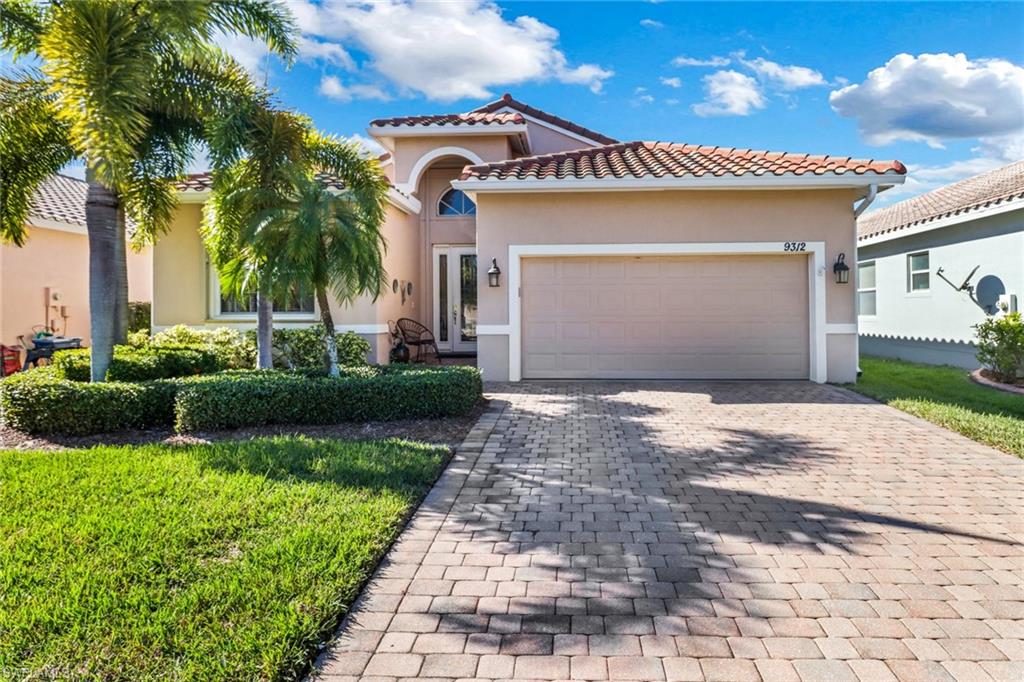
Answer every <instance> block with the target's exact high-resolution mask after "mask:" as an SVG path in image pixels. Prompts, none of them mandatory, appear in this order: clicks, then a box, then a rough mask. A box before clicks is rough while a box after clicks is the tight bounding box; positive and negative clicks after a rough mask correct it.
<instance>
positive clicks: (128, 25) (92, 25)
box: [38, 1, 157, 188]
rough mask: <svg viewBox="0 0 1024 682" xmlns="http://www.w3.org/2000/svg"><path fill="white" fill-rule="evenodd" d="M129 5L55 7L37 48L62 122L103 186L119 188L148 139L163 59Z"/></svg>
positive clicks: (93, 4)
mask: <svg viewBox="0 0 1024 682" xmlns="http://www.w3.org/2000/svg"><path fill="white" fill-rule="evenodd" d="M143 29H144V27H143V26H140V17H139V14H138V13H136V12H135V11H134V10H133V6H132V5H131V4H129V3H122V2H81V1H79V2H65V3H61V4H59V5H55V6H54V9H53V10H52V13H51V21H50V24H49V26H48V27H47V30H46V31H45V32H44V33H43V35H42V37H41V39H40V42H39V47H38V52H39V55H40V56H41V57H42V58H43V67H42V69H43V72H44V73H46V75H47V76H48V77H49V78H50V80H51V82H52V88H51V92H52V93H53V94H54V95H55V96H56V99H55V104H56V110H57V115H58V116H59V117H60V118H61V120H63V121H66V122H67V123H68V124H70V126H71V140H72V142H73V144H74V146H75V148H76V149H77V150H78V152H79V153H80V154H82V155H83V156H85V158H86V160H87V163H88V164H89V167H90V169H91V170H92V171H93V172H94V173H95V174H96V177H97V179H98V180H100V181H101V182H103V183H104V184H106V185H107V186H109V187H113V188H120V186H121V185H122V184H123V183H125V182H126V181H127V180H128V179H129V177H130V173H131V168H132V161H133V159H134V149H135V148H136V147H137V146H138V145H139V143H140V142H141V141H142V140H143V138H144V137H145V136H146V134H147V131H148V128H149V120H148V119H147V117H146V115H145V110H146V106H147V100H148V96H149V95H148V90H149V86H150V84H151V75H152V73H153V71H154V69H155V67H156V63H157V59H156V54H155V53H154V50H153V49H152V45H153V36H152V35H150V34H149V32H147V31H145V30H143Z"/></svg>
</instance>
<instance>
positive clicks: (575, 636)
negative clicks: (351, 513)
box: [318, 382, 1024, 682]
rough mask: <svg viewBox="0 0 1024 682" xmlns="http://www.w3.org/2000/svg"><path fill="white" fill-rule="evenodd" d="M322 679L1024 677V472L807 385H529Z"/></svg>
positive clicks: (380, 575)
mask: <svg viewBox="0 0 1024 682" xmlns="http://www.w3.org/2000/svg"><path fill="white" fill-rule="evenodd" d="M490 397H491V398H492V400H493V402H492V410H491V411H490V412H489V413H488V414H487V415H485V416H484V417H483V419H482V420H481V422H480V424H479V425H478V426H477V428H476V429H475V430H474V431H473V433H472V434H471V435H470V437H469V439H468V440H467V442H466V444H465V445H464V446H463V448H462V449H461V450H460V452H459V453H458V456H457V458H456V460H455V461H454V462H453V463H452V465H451V466H450V467H449V469H448V471H447V472H446V473H445V475H444V476H443V478H442V479H441V480H440V481H439V483H438V485H437V486H436V487H435V489H434V490H433V492H432V493H431V494H430V496H429V497H428V499H427V500H426V502H425V503H424V505H423V507H421V509H420V511H419V512H417V514H416V516H415V517H414V518H413V520H412V522H411V524H410V526H409V528H408V529H407V530H406V531H405V532H404V533H403V534H402V536H401V538H400V540H399V542H398V543H397V544H396V545H395V546H394V548H393V549H392V550H391V551H390V553H389V554H388V557H387V559H386V561H385V563H384V564H383V565H382V566H381V568H380V570H379V571H378V572H377V574H376V575H375V576H374V578H373V580H372V581H371V583H370V585H369V586H368V588H367V590H366V592H365V593H364V594H363V596H362V597H361V598H360V600H359V601H358V602H357V604H356V607H355V608H354V610H353V613H352V614H351V616H350V617H349V618H348V620H347V621H346V623H345V624H344V625H343V626H342V629H341V631H340V632H339V635H338V638H337V639H336V641H335V642H333V643H332V645H331V647H330V648H329V649H328V650H327V651H326V652H325V653H324V655H323V656H322V657H321V660H320V662H319V664H318V669H319V671H320V672H319V676H322V677H323V678H325V679H355V678H359V679H363V680H368V679H388V680H392V679H396V678H397V679H401V678H417V679H430V678H441V679H463V678H482V679H512V678H515V679H545V680H550V679H583V680H602V679H622V680H625V679H631V680H662V679H668V680H704V679H707V680H758V679H764V680H770V681H773V682H775V681H778V682H783V681H785V680H805V681H806V680H864V681H865V682H868V681H870V682H883V681H884V680H892V679H894V678H895V679H901V680H950V679H956V680H970V681H972V682H973V681H977V680H987V679H990V678H995V679H1003V680H1015V681H1016V682H1019V681H1020V680H1022V679H1024V664H1022V663H1021V660H1022V659H1024V644H1022V639H1024V590H1022V587H1024V585H1022V567H1024V563H1022V562H1024V559H1022V547H1021V545H1020V544H1019V542H1020V541H1021V540H1022V535H1024V533H1022V530H1024V521H1022V518H1024V517H1022V511H1024V501H1022V496H1024V495H1022V483H1024V475H1022V473H1024V472H1022V468H1024V467H1022V463H1021V461H1020V460H1018V459H1016V458H1014V457H1012V456H1010V455H1006V454H1003V453H999V452H996V451H994V450H991V449H989V448H986V447H984V446H981V445H978V444H976V443H973V442H971V441H969V440H966V439H964V438H962V437H960V436H958V435H956V434H953V433H951V432H949V431H945V430H943V429H941V428H938V427H936V426H932V425H930V424H927V423H925V422H923V421H920V420H918V419H915V418H913V417H910V416H907V415H904V414H902V413H900V412H898V411H896V410H894V409H891V408H888V407H885V406H882V405H878V404H875V403H870V402H868V401H866V400H864V399H861V398H859V397H858V396H855V395H853V394H851V393H848V392H846V391H843V390H841V389H837V388H832V387H828V386H816V385H812V384H806V383H706V384H705V383H682V382H678V383H677V382H646V383H645V382H619V383H613V382H608V383H547V384H540V383H524V384H520V385H506V386H499V387H493V388H492V390H491V392H490Z"/></svg>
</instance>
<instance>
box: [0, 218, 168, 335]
mask: <svg viewBox="0 0 1024 682" xmlns="http://www.w3.org/2000/svg"><path fill="white" fill-rule="evenodd" d="M71 227H73V226H69V230H56V229H50V228H41V227H34V226H33V227H30V228H29V238H28V241H27V242H26V243H25V245H24V246H23V247H21V248H18V247H16V246H13V245H10V244H5V245H0V343H3V344H4V345H16V344H17V343H18V336H19V335H24V336H26V337H30V336H31V335H32V333H33V331H32V328H33V327H34V326H37V325H44V324H46V323H47V321H49V323H50V325H51V327H54V326H55V327H56V329H57V333H59V334H63V335H65V336H80V337H82V340H83V342H84V343H85V344H88V343H89V338H90V337H89V239H88V237H87V236H86V234H85V229H84V228H79V229H77V230H71ZM127 260H128V299H129V300H130V301H148V300H151V291H152V287H151V281H152V269H151V268H152V252H151V249H148V248H147V249H145V250H143V251H142V252H141V253H135V252H134V251H131V250H129V251H128V256H127ZM49 290H55V291H59V292H60V294H61V300H60V303H57V304H54V305H53V306H51V305H50V304H49V303H48V300H47V293H48V291H49ZM61 306H63V308H64V311H63V312H64V313H66V315H67V319H64V317H62V315H61V312H62V311H61Z"/></svg>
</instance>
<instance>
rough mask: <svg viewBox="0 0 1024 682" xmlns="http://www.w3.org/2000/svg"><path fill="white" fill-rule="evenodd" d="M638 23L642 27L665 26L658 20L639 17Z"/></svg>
mask: <svg viewBox="0 0 1024 682" xmlns="http://www.w3.org/2000/svg"><path fill="white" fill-rule="evenodd" d="M640 25H641V26H643V27H644V28H665V24H663V23H661V22H660V21H655V20H654V19H641V20H640Z"/></svg>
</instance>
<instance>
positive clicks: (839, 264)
mask: <svg viewBox="0 0 1024 682" xmlns="http://www.w3.org/2000/svg"><path fill="white" fill-rule="evenodd" d="M832 274H834V275H835V276H836V284H849V283H850V266H849V265H847V264H846V254H845V253H841V254H839V257H838V258H836V264H835V265H833V266H832Z"/></svg>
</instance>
